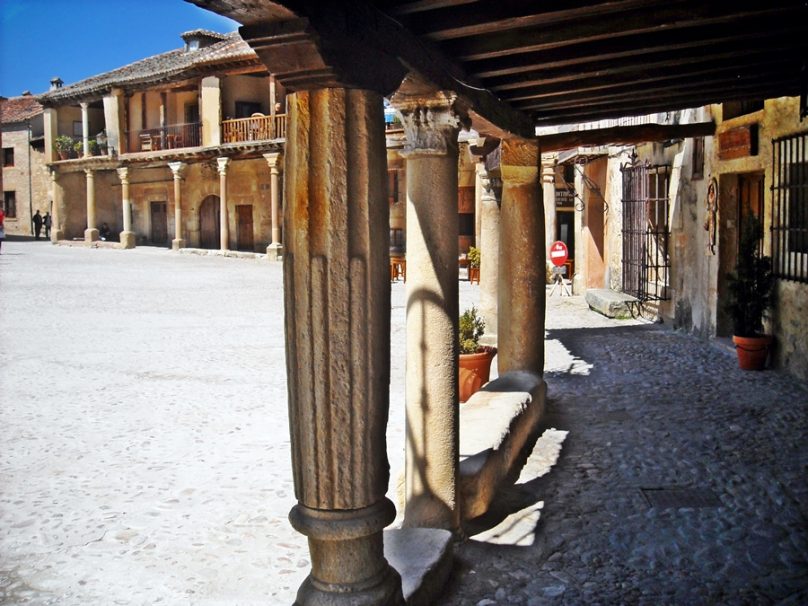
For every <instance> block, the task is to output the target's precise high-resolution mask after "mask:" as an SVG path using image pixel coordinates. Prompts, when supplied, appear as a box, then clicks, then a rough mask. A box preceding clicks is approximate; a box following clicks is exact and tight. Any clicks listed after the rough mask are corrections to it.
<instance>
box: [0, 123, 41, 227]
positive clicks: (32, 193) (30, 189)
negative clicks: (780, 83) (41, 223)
mask: <svg viewBox="0 0 808 606" xmlns="http://www.w3.org/2000/svg"><path fill="white" fill-rule="evenodd" d="M41 121H42V118H41V117H40V118H39V124H40V129H41ZM14 126H19V128H14ZM3 147H4V148H8V147H13V148H14V166H9V167H4V168H3V169H2V170H3V191H13V192H14V193H15V199H16V202H17V216H16V217H11V218H10V217H6V219H5V231H6V234H7V235H14V236H30V235H31V234H32V233H33V231H32V229H33V228H32V225H31V215H32V213H35V212H36V211H37V210H39V211H40V213H41V214H42V215H44V214H45V213H46V212H50V196H49V194H48V186H49V177H48V169H47V167H46V166H45V154H44V151H43V150H42V148H41V147H39V148H36V147H32V146H29V144H28V126H27V125H26V124H21V125H10V127H8V126H7V127H5V128H4V130H3ZM29 150H30V158H29ZM29 159H30V175H31V178H30V180H29V178H28V176H29ZM43 234H44V231H43Z"/></svg>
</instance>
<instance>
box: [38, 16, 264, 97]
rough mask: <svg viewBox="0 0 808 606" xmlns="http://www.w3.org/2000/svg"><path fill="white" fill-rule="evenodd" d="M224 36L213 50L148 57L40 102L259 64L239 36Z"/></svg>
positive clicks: (96, 95) (169, 53) (60, 90)
mask: <svg viewBox="0 0 808 606" xmlns="http://www.w3.org/2000/svg"><path fill="white" fill-rule="evenodd" d="M219 35H221V34H219ZM221 36H222V38H223V39H222V40H221V41H220V42H215V43H214V44H211V45H210V46H205V47H203V48H200V49H197V50H189V51H186V50H184V49H176V50H172V51H168V52H166V53H162V54H159V55H154V56H152V57H147V58H146V59H141V60H139V61H135V62H134V63H130V64H129V65H125V66H123V67H119V68H117V69H114V70H112V71H108V72H105V73H103V74H99V75H97V76H93V77H91V78H87V79H86V80H82V81H80V82H76V83H75V84H70V85H67V86H63V87H61V88H59V89H56V90H51V91H48V92H47V93H45V94H42V95H39V97H38V99H39V100H40V101H42V102H43V103H45V104H57V105H58V104H59V103H60V102H64V101H68V100H76V99H82V98H92V97H98V96H99V95H101V94H103V93H105V92H106V91H107V90H109V89H110V88H113V87H116V86H119V87H126V86H137V85H148V84H151V83H156V82H162V81H166V80H171V79H174V78H180V77H182V76H183V74H184V73H185V72H190V71H192V70H194V69H195V68H203V67H205V68H209V67H210V66H211V65H212V64H216V63H225V62H228V63H229V62H234V61H236V62H242V61H243V62H251V61H254V62H256V63H258V57H257V55H256V54H255V51H253V50H252V49H251V48H250V45H249V44H247V43H246V42H244V41H243V40H242V39H241V36H239V34H238V32H233V33H231V34H227V35H221Z"/></svg>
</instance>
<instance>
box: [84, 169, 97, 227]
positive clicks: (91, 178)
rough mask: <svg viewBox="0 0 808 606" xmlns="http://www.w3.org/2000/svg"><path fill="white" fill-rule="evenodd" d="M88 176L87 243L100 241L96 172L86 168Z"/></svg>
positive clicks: (85, 171)
mask: <svg viewBox="0 0 808 606" xmlns="http://www.w3.org/2000/svg"><path fill="white" fill-rule="evenodd" d="M84 173H85V174H86V175H87V229H86V230H84V239H85V240H86V241H87V242H95V241H96V240H98V228H97V227H96V219H95V171H93V170H92V169H91V168H85V169H84Z"/></svg>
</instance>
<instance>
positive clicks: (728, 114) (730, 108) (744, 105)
mask: <svg viewBox="0 0 808 606" xmlns="http://www.w3.org/2000/svg"><path fill="white" fill-rule="evenodd" d="M721 109H722V114H723V118H724V120H731V119H732V118H737V117H738V116H745V115H746V114H751V113H753V112H756V111H759V110H761V109H763V99H758V100H753V101H727V102H725V103H723V104H722V105H721Z"/></svg>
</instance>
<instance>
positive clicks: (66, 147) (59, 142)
mask: <svg viewBox="0 0 808 606" xmlns="http://www.w3.org/2000/svg"><path fill="white" fill-rule="evenodd" d="M53 148H54V149H55V150H56V153H57V154H59V159H60V160H67V159H68V158H69V157H70V152H71V151H72V150H73V139H71V138H70V137H68V136H67V135H59V136H58V137H56V139H54V140H53Z"/></svg>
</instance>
